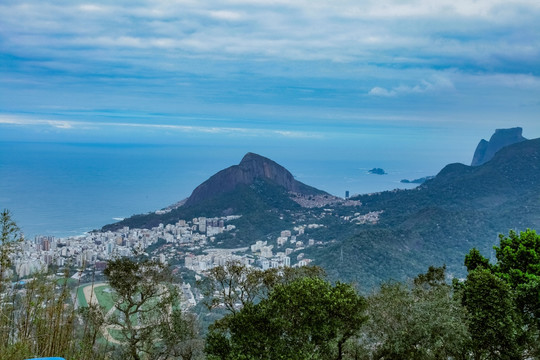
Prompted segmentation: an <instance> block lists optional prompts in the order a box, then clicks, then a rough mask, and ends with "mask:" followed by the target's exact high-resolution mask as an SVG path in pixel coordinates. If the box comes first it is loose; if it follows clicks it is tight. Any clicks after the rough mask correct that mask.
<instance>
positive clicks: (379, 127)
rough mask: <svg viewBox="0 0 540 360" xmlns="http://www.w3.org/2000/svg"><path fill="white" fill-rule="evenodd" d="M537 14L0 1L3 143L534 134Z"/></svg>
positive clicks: (492, 8) (380, 3) (274, 1)
mask: <svg viewBox="0 0 540 360" xmlns="http://www.w3.org/2000/svg"><path fill="white" fill-rule="evenodd" d="M539 19H540V2H539V1H538V0H522V1H508V0H504V1H502V0H501V1H499V0H477V1H471V0H437V1H433V0H373V1H364V0H360V1H359V0H355V1H349V0H336V1H314V0H295V1H289V0H288V1H284V0H250V1H248V0H229V1H227V0H223V1H214V0H208V1H195V0H193V1H192V0H179V1H173V0H171V1H165V0H149V1H137V0H129V1H123V0H116V1H92V0H87V1H77V0H2V1H1V2H0V141H38V140H39V141H63V140H66V139H69V140H70V141H81V142H85V141H86V142H90V141H98V142H99V141H104V142H108V141H109V142H115V141H116V142H118V141H120V142H122V141H125V142H142V143H144V142H149V143H152V142H167V141H172V142H174V141H175V140H174V139H177V138H178V137H193V138H194V139H195V140H194V141H196V139H197V137H198V136H202V137H203V138H205V139H207V138H209V137H212V136H214V137H215V138H217V137H219V138H220V139H227V138H230V139H236V138H240V139H248V141H259V140H260V141H262V142H268V143H270V142H272V141H275V140H276V139H281V140H283V141H286V140H287V139H317V138H325V137H330V138H333V139H336V141H339V139H340V138H341V137H347V136H349V137H350V136H352V134H362V133H366V131H367V130H366V129H371V130H369V131H383V132H384V131H386V130H391V131H400V130H401V129H403V130H404V131H409V130H411V129H413V130H414V129H417V131H418V132H421V131H427V132H429V133H430V134H433V133H440V134H445V133H448V132H451V133H455V134H458V135H459V134H460V133H463V134H465V133H467V134H472V135H471V139H472V138H474V139H479V138H480V137H489V136H490V134H491V133H492V132H493V130H494V129H495V128H507V127H513V126H522V127H523V128H524V135H525V136H526V137H529V138H533V137H539V136H540V121H539V120H540V119H539V115H540V21H539ZM373 129H375V130H373ZM369 131H368V132H369ZM471 141H472V140H471ZM475 141H476V140H475ZM449 142H450V140H449ZM467 151H468V152H469V153H470V151H471V150H470V149H467Z"/></svg>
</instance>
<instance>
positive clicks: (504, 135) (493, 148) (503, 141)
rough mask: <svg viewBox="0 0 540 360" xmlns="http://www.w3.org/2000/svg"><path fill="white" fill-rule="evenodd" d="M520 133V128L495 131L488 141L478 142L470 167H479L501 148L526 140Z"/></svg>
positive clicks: (521, 130)
mask: <svg viewBox="0 0 540 360" xmlns="http://www.w3.org/2000/svg"><path fill="white" fill-rule="evenodd" d="M522 132H523V129H522V128H520V127H515V128H511V129H497V130H495V134H493V135H492V136H491V139H489V141H486V140H484V139H482V140H480V142H479V143H478V146H477V147H476V151H475V152H474V156H473V160H472V162H471V166H479V165H482V164H484V163H486V162H488V161H489V160H491V159H492V158H493V156H494V155H495V153H496V152H497V151H499V150H501V149H502V148H503V147H506V146H508V145H512V144H515V143H518V142H521V141H524V140H527V139H525V138H524V137H523V136H522V135H521V134H522Z"/></svg>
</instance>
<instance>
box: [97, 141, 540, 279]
mask: <svg viewBox="0 0 540 360" xmlns="http://www.w3.org/2000/svg"><path fill="white" fill-rule="evenodd" d="M539 178H540V139H535V140H526V141H521V142H518V143H515V144H513V145H510V146H507V147H504V148H503V149H501V150H500V151H498V152H497V153H496V154H495V155H494V157H493V158H492V159H491V160H490V161H488V162H486V163H485V164H483V165H479V166H474V167H472V166H466V165H463V164H457V163H456V164H450V165H447V166H446V167H445V168H443V169H442V170H441V171H440V173H439V174H437V176H435V177H434V178H433V179H431V180H429V181H426V182H425V183H424V184H422V185H420V186H419V187H417V188H415V189H412V190H394V191H385V192H381V193H376V194H368V195H361V196H358V197H357V198H355V199H353V200H356V201H358V202H361V204H362V205H361V206H357V205H354V204H353V205H351V204H345V202H344V200H340V201H338V200H339V199H337V198H335V197H332V196H331V195H329V194H326V193H324V192H322V191H320V190H317V189H314V188H312V187H309V186H307V185H305V184H302V183H300V182H298V181H296V180H294V178H293V176H292V175H291V174H290V172H288V171H287V170H286V169H285V168H283V167H282V166H280V165H278V164H277V163H275V162H273V161H271V160H269V159H267V158H264V157H262V156H259V155H256V154H247V155H246V156H245V157H244V159H243V160H242V162H241V163H240V164H239V165H235V166H232V167H230V168H228V169H225V170H223V171H221V172H219V173H217V174H216V175H214V176H212V177H211V178H210V179H209V180H207V181H206V182H204V183H203V184H201V185H200V186H199V187H198V188H197V189H195V191H193V194H192V196H191V197H190V198H189V199H188V201H187V202H186V203H185V204H184V205H183V206H179V207H177V208H175V209H173V210H171V211H170V212H168V213H165V214H157V213H151V214H146V215H138V216H134V217H132V218H129V219H126V220H124V221H122V222H120V223H117V224H112V225H109V226H106V227H105V228H104V229H105V230H106V229H113V228H118V227H121V226H130V227H150V226H156V225H157V224H159V223H164V224H167V223H173V222H176V221H178V220H179V219H190V218H192V217H197V216H206V217H212V216H222V215H227V214H238V215H242V218H241V219H239V220H237V222H236V225H237V228H238V230H237V232H236V233H235V234H234V235H232V236H231V235H229V236H224V237H222V238H221V239H220V240H221V241H220V243H221V245H219V246H224V247H232V246H246V245H249V244H250V243H254V242H255V241H256V240H259V239H264V240H269V241H270V242H271V241H272V239H273V240H274V241H275V238H276V237H277V236H279V235H278V234H279V231H280V230H284V229H292V228H293V227H294V226H295V225H298V224H302V223H305V224H307V223H310V222H315V223H320V224H321V225H323V227H322V228H318V229H315V230H310V231H309V232H307V233H306V234H305V236H304V237H305V238H306V239H308V238H312V239H314V240H316V241H317V242H319V241H320V243H319V244H318V246H314V247H310V248H307V249H306V251H305V252H306V256H309V257H310V258H311V259H313V260H314V261H315V264H319V265H321V266H323V267H324V268H325V269H326V270H327V272H328V273H329V274H330V276H331V277H332V278H335V279H343V280H354V281H358V282H359V283H362V284H363V286H365V287H366V288H370V287H372V286H374V285H376V284H378V283H380V281H382V280H386V279H389V278H394V279H399V280H401V279H404V278H406V277H411V276H414V275H415V274H418V273H420V272H422V271H424V270H425V268H426V267H427V266H429V265H436V266H441V265H443V264H446V265H447V267H448V271H449V273H451V274H454V275H462V274H464V267H463V257H464V255H465V254H466V253H467V252H468V251H469V250H470V249H471V248H472V247H477V248H479V249H480V250H481V251H482V252H483V253H485V254H488V256H489V255H490V254H492V246H493V245H494V244H495V243H496V242H497V239H498V234H499V233H503V234H505V233H507V232H508V230H509V229H517V230H525V229H526V228H540V226H539V225H540V206H539V205H540V181H539V180H538V179H539ZM299 198H301V199H304V200H306V201H307V200H308V199H311V200H313V201H312V203H311V204H310V205H306V203H305V202H302V201H298V200H299ZM315 200H320V203H319V205H324V208H325V209H326V210H324V209H323V207H322V206H321V207H316V206H315V205H316V204H317V201H315ZM329 208H330V209H331V211H330V212H328V209H329ZM370 212H380V215H379V218H378V221H377V222H367V223H361V224H359V223H354V222H351V221H344V220H343V219H344V218H347V216H352V214H354V213H356V214H357V213H361V214H366V213H370Z"/></svg>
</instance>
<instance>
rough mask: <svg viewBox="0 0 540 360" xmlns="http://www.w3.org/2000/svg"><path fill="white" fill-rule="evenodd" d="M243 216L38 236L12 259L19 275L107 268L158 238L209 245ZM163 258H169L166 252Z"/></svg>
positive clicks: (192, 245)
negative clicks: (53, 269) (52, 267)
mask: <svg viewBox="0 0 540 360" xmlns="http://www.w3.org/2000/svg"><path fill="white" fill-rule="evenodd" d="M239 217H240V216H236V215H233V216H226V217H220V218H205V217H199V218H195V219H193V220H191V221H185V220H180V221H178V222H177V223H176V224H169V225H163V224H160V225H159V226H157V227H154V228H152V229H130V228H129V227H124V228H122V229H119V230H116V231H107V232H92V233H87V234H84V235H80V236H74V237H68V238H55V237H53V236H36V237H35V238H34V239H31V240H25V241H24V242H22V243H21V245H20V248H19V251H18V252H17V253H15V254H13V257H12V263H13V265H14V270H15V272H16V273H17V275H18V277H19V278H24V277H26V276H29V275H31V274H32V273H35V272H37V271H41V270H46V269H47V268H48V266H50V265H55V266H59V267H63V266H66V265H71V266H76V267H78V268H84V267H95V268H96V269H97V270H103V269H104V268H105V267H106V265H107V261H108V260H109V259H111V258H112V257H115V256H129V255H132V254H133V253H134V251H139V252H144V251H145V250H146V249H148V248H149V247H150V246H151V245H154V244H156V243H158V241H161V242H164V243H167V244H171V245H175V247H187V248H189V249H193V248H200V247H205V246H206V245H207V244H208V243H209V242H212V241H213V240H214V238H215V236H216V235H217V234H220V233H222V232H225V231H231V230H234V229H235V226H234V225H228V224H226V223H227V222H229V221H231V220H234V219H237V218H239ZM159 259H160V260H162V261H166V260H167V258H166V257H165V256H164V255H163V254H160V255H159Z"/></svg>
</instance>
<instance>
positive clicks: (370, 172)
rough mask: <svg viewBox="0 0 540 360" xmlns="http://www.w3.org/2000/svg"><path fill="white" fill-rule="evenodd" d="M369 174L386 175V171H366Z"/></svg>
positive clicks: (375, 169) (378, 169) (374, 169)
mask: <svg viewBox="0 0 540 360" xmlns="http://www.w3.org/2000/svg"><path fill="white" fill-rule="evenodd" d="M368 173H369V174H375V175H386V171H384V170H383V169H381V168H373V169H371V170H369V171H368Z"/></svg>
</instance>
